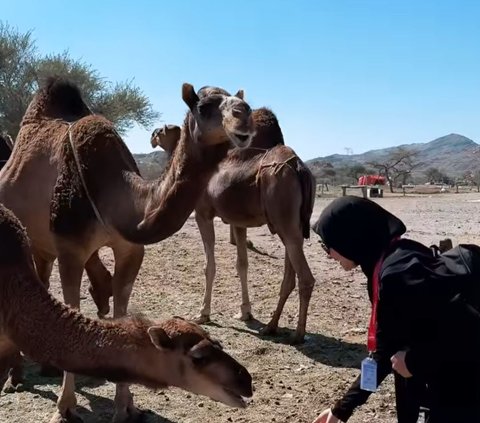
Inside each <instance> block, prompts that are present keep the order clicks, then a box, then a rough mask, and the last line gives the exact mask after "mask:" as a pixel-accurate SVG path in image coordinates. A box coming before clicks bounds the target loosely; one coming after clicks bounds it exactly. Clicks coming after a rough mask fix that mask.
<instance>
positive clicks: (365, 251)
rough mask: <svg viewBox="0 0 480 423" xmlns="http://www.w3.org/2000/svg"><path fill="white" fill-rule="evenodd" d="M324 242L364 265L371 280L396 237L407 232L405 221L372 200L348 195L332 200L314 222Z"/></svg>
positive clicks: (363, 268)
mask: <svg viewBox="0 0 480 423" xmlns="http://www.w3.org/2000/svg"><path fill="white" fill-rule="evenodd" d="M313 230H314V232H316V233H317V234H318V235H320V237H321V238H322V241H323V242H324V244H325V245H326V246H327V247H329V248H333V249H334V250H336V251H337V252H338V253H340V254H341V255H342V256H344V257H345V258H348V259H349V260H352V261H353V262H355V263H356V264H359V265H360V266H361V267H362V270H363V272H364V273H365V275H366V276H367V278H368V279H371V277H372V274H373V268H374V267H375V263H376V262H377V260H378V259H379V258H380V256H381V254H382V253H383V252H384V251H385V250H386V249H387V247H388V246H389V245H390V242H391V240H392V239H393V238H395V237H397V236H400V235H402V234H404V233H405V231H406V230H407V228H406V227H405V225H404V224H403V222H402V221H401V220H400V219H398V218H397V217H395V216H394V215H393V214H391V213H390V212H388V211H387V210H385V209H384V208H383V207H381V206H379V205H378V204H377V203H374V202H373V201H370V200H367V199H365V198H360V197H354V196H345V197H341V198H337V199H336V200H334V201H332V202H331V203H330V204H329V205H328V206H327V207H326V208H325V209H324V210H323V211H322V214H321V215H320V217H319V218H318V220H317V221H316V222H315V224H314V225H313Z"/></svg>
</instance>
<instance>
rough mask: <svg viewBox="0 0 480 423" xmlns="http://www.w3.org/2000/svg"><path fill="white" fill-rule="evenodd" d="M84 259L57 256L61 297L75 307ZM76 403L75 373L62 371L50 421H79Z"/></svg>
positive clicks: (77, 306) (78, 302)
mask: <svg viewBox="0 0 480 423" xmlns="http://www.w3.org/2000/svg"><path fill="white" fill-rule="evenodd" d="M85 261H86V260H85ZM85 261H84V260H82V259H81V258H79V257H77V256H76V255H75V254H73V253H70V254H62V255H60V256H59V257H58V268H59V271H60V279H61V282H62V290H63V299H64V301H65V303H66V304H68V305H69V306H70V307H72V308H76V309H80V285H81V282H82V274H83V268H84V266H85ZM76 405H77V399H76V397H75V375H74V374H73V373H68V372H64V374H63V383H62V389H61V391H60V395H59V396H58V401H57V411H56V413H55V414H54V416H53V417H52V419H51V420H50V423H65V422H69V423H70V422H75V423H76V422H81V421H82V418H81V417H80V416H79V415H78V413H77V412H76V411H75V407H76Z"/></svg>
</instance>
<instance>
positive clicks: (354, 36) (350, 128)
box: [0, 0, 480, 159]
mask: <svg viewBox="0 0 480 423" xmlns="http://www.w3.org/2000/svg"><path fill="white" fill-rule="evenodd" d="M0 10H1V12H0V19H1V20H3V21H6V22H8V23H9V24H11V25H13V26H15V27H17V29H18V30H20V31H22V32H23V31H27V30H32V31H33V36H34V38H35V39H36V42H37V46H38V48H39V51H40V52H41V53H60V52H62V51H64V50H68V51H69V53H70V55H71V56H72V57H73V58H76V59H82V60H84V61H85V62H87V63H90V64H91V65H92V66H93V67H94V68H95V69H97V70H98V71H99V72H100V74H101V75H102V76H104V77H105V78H107V79H108V80H111V81H124V80H130V79H132V78H133V79H134V83H135V84H136V85H138V86H139V87H140V88H141V89H142V90H143V92H144V93H145V94H147V95H148V96H149V98H150V99H151V101H152V103H153V105H154V108H155V109H156V110H158V111H160V112H161V113H162V118H161V119H162V122H159V124H158V125H160V124H163V123H164V122H166V123H177V124H178V123H181V122H182V119H183V116H184V113H185V110H186V106H185V105H184V104H183V103H182V100H181V96H180V91H181V84H182V83H183V82H190V83H193V84H194V86H195V87H196V88H200V87H201V86H203V85H217V86H222V87H224V88H225V89H227V90H229V91H232V92H234V91H236V90H237V89H239V88H243V89H244V90H245V93H246V99H247V101H249V103H250V104H251V105H252V107H260V106H268V107H270V108H271V109H272V110H273V111H274V112H275V113H276V115H277V117H278V119H279V121H280V125H281V126H282V129H283V132H284V136H285V140H286V142H287V144H288V145H290V146H291V147H293V148H294V149H295V150H296V152H297V153H298V154H299V155H300V156H301V157H302V158H304V159H311V158H314V157H318V156H324V155H328V154H333V153H345V148H346V147H348V148H351V149H352V150H353V152H354V153H361V152H364V151H366V150H370V149H374V148H383V147H387V146H392V145H398V144H403V143H410V142H427V141H430V140H432V139H434V138H437V137H440V136H443V135H446V134H449V133H451V132H455V133H460V134H462V135H465V136H467V137H469V138H472V139H473V140H474V141H476V142H480V25H479V22H480V2H478V1H474V0H472V1H465V0H464V1H461V0H455V1H442V0H435V1H433V0H422V1H419V0H416V1H409V0H398V1H395V0H384V1H378V0H377V1H375V0H368V1H367V0H357V1H354V0H350V1H347V0H331V1H321V0H312V1H301V0H296V1H293V0H292V1H287V0H273V1H270V0H242V1H237V2H231V1H227V0H221V1H217V0H208V1H194V0H191V1H186V0H183V1H182V0H175V1H174V0H170V1H153V0H152V1H146V0H135V1H121V0H117V1H113V0H110V1H100V0H96V1H91V0H83V1H82V2H67V1H59V0H56V1H54V0H43V1H41V2H39V1H33V0H31V1H26V0H15V1H11V0H1V1H0ZM150 133H151V130H143V129H140V128H135V129H133V130H132V131H130V132H129V133H128V135H127V136H126V137H125V141H126V142H127V144H128V146H129V148H130V149H131V150H132V151H133V152H150V151H151V147H150V145H149V137H150Z"/></svg>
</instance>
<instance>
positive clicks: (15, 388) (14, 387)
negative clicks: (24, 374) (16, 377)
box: [3, 379, 25, 394]
mask: <svg viewBox="0 0 480 423" xmlns="http://www.w3.org/2000/svg"><path fill="white" fill-rule="evenodd" d="M24 390H25V386H24V384H23V382H18V383H16V384H14V383H12V381H11V380H10V379H9V380H7V381H6V382H5V385H4V386H3V392H5V393H6V394H14V393H15V392H23V391H24Z"/></svg>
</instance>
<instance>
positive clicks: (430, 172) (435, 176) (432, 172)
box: [424, 167, 452, 184]
mask: <svg viewBox="0 0 480 423" xmlns="http://www.w3.org/2000/svg"><path fill="white" fill-rule="evenodd" d="M424 173H425V176H426V178H427V180H428V181H429V182H441V183H444V184H450V183H452V178H451V177H449V176H448V175H447V174H446V173H444V172H442V171H441V170H438V169H437V168H436V167H429V168H428V169H427V170H426V171H425V172H424Z"/></svg>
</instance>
